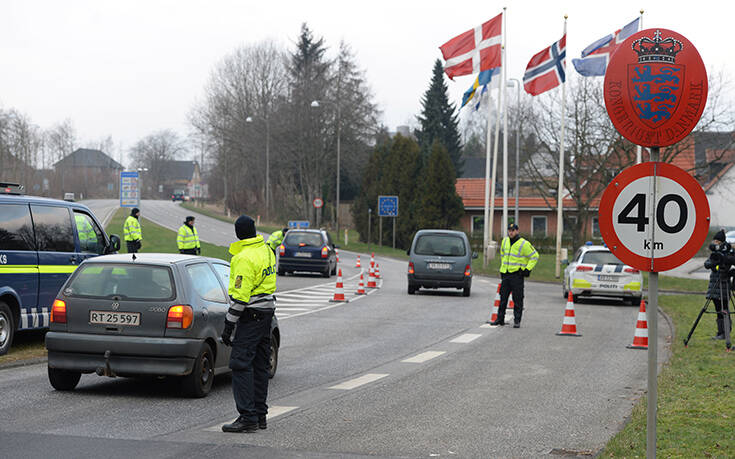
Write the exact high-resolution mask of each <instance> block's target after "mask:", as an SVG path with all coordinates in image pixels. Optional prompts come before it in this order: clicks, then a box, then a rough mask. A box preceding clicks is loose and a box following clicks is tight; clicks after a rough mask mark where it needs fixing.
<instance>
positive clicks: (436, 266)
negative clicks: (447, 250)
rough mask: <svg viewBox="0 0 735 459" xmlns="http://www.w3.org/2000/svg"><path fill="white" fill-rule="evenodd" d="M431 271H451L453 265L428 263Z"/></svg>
mask: <svg viewBox="0 0 735 459" xmlns="http://www.w3.org/2000/svg"><path fill="white" fill-rule="evenodd" d="M427 266H428V268H429V269H451V267H452V265H450V264H449V263H427Z"/></svg>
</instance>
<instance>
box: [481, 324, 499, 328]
mask: <svg viewBox="0 0 735 459" xmlns="http://www.w3.org/2000/svg"><path fill="white" fill-rule="evenodd" d="M495 327H499V325H490V324H482V325H480V328H495Z"/></svg>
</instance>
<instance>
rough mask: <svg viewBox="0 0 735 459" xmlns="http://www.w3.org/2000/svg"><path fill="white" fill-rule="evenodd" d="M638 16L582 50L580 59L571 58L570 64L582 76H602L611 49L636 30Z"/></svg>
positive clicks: (615, 47) (610, 54) (605, 69)
mask: <svg viewBox="0 0 735 459" xmlns="http://www.w3.org/2000/svg"><path fill="white" fill-rule="evenodd" d="M639 21H640V18H636V19H635V20H634V21H632V22H630V23H629V24H627V25H626V26H625V27H623V28H622V29H619V30H616V31H615V33H614V34H610V35H607V36H606V37H603V38H600V39H599V40H597V41H596V42H594V43H592V44H591V45H589V46H588V47H586V48H585V49H584V50H582V57H581V59H572V64H574V68H575V69H576V70H577V72H578V73H579V74H580V75H582V76H604V75H605V71H607V64H608V62H610V56H612V53H613V51H615V49H617V47H618V46H619V45H620V43H622V42H623V41H625V39H626V38H628V37H629V36H631V35H633V34H634V33H636V32H638V29H639V24H640V22H639Z"/></svg>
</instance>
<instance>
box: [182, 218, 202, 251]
mask: <svg viewBox="0 0 735 459" xmlns="http://www.w3.org/2000/svg"><path fill="white" fill-rule="evenodd" d="M176 245H177V246H178V247H179V253H185V254H189V255H199V254H200V253H202V248H201V245H200V244H199V234H198V233H197V229H196V228H194V217H193V216H191V215H189V216H188V217H186V219H185V220H184V224H183V225H181V227H180V228H179V234H178V236H176Z"/></svg>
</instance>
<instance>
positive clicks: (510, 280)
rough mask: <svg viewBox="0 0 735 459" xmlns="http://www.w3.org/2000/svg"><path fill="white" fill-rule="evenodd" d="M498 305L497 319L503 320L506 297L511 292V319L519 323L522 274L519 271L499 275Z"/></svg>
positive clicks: (521, 304) (521, 312) (521, 314)
mask: <svg viewBox="0 0 735 459" xmlns="http://www.w3.org/2000/svg"><path fill="white" fill-rule="evenodd" d="M500 277H501V280H500V306H498V320H500V321H501V322H503V321H504V320H505V309H506V308H507V307H508V297H509V296H510V294H511V292H512V293H513V304H514V306H513V319H514V320H515V321H516V322H518V323H521V316H523V275H522V274H521V272H520V271H516V272H514V273H508V274H501V275H500Z"/></svg>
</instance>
